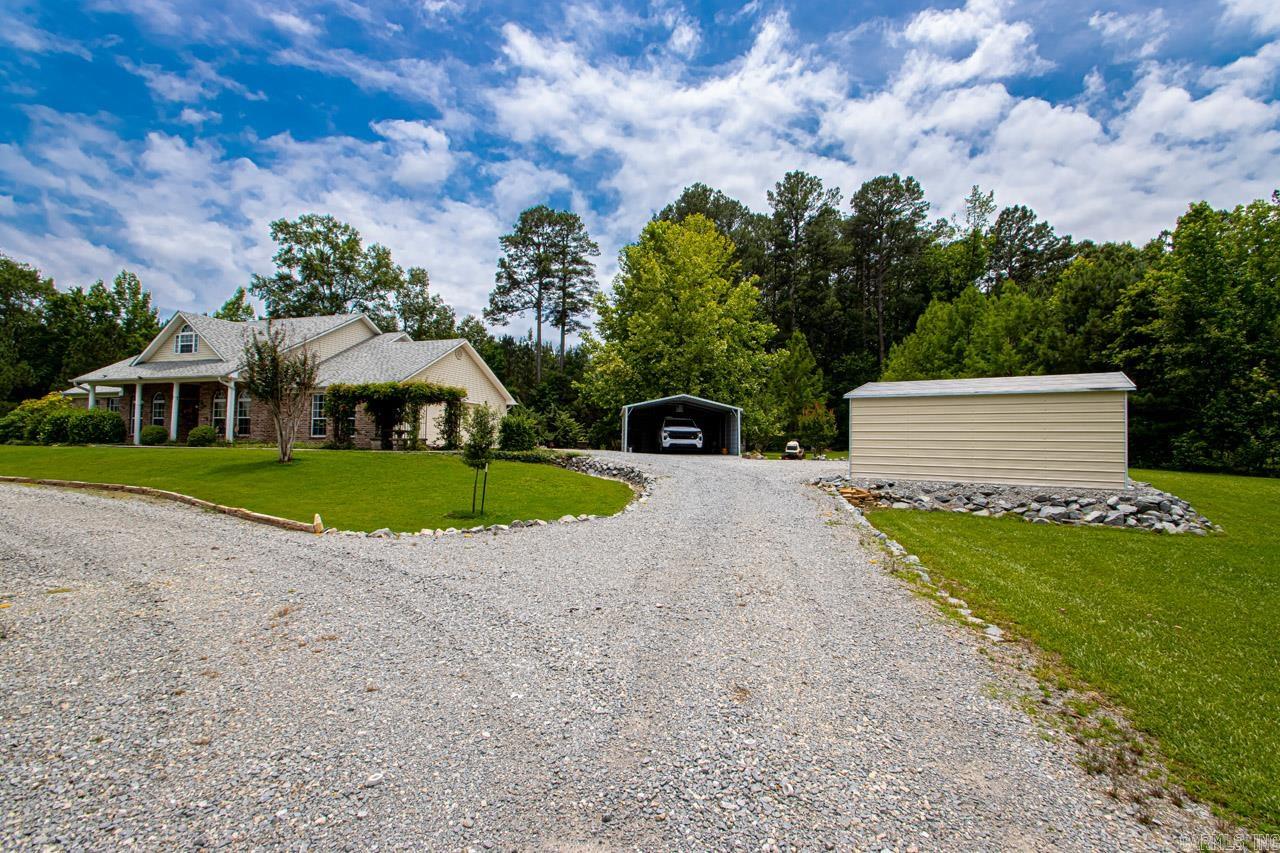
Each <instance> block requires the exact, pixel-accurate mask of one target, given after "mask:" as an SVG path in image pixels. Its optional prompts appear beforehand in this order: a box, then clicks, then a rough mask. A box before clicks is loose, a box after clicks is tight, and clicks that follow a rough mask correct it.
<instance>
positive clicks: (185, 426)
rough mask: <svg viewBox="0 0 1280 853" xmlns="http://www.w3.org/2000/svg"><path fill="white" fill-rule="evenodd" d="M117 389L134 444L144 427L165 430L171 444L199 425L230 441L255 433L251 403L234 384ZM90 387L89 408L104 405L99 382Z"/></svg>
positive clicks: (168, 384)
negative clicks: (120, 393)
mask: <svg viewBox="0 0 1280 853" xmlns="http://www.w3.org/2000/svg"><path fill="white" fill-rule="evenodd" d="M113 387H118V388H121V389H122V390H123V394H122V395H121V396H120V397H119V398H117V399H118V400H119V404H118V405H119V411H120V415H121V417H123V418H124V420H125V431H126V434H127V435H128V436H129V438H130V440H131V441H132V442H133V443H134V444H141V443H142V442H141V438H142V428H143V427H146V426H152V425H154V426H161V427H164V428H165V429H167V430H168V431H169V440H170V441H172V442H179V441H186V439H187V436H188V435H190V433H191V430H193V429H195V428H196V427H198V426H210V427H213V429H214V431H215V432H216V433H217V434H218V437H219V438H221V439H223V440H224V441H227V442H228V443H231V442H234V441H235V440H236V439H237V438H249V437H251V436H252V435H253V429H254V419H253V406H252V401H251V400H250V399H249V395H248V394H247V393H245V392H244V390H243V389H242V388H238V387H237V385H236V383H235V382H231V381H224V380H216V379H215V380H201V381H178V382H155V381H151V382H132V383H120V382H115V383H113ZM86 388H87V390H88V395H89V397H88V406H89V408H90V409H94V408H97V407H98V406H99V405H101V404H102V402H103V401H102V400H100V399H99V396H98V391H97V383H93V384H87V385H86ZM112 408H113V409H114V408H115V405H113V406H112Z"/></svg>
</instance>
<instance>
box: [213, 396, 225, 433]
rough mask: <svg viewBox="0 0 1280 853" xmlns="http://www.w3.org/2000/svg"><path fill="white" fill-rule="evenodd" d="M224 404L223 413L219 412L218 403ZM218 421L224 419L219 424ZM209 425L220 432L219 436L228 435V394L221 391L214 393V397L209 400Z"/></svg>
mask: <svg viewBox="0 0 1280 853" xmlns="http://www.w3.org/2000/svg"><path fill="white" fill-rule="evenodd" d="M219 403H221V404H222V414H221V415H219V414H218V404H219ZM218 421H222V424H221V426H219V424H218ZM209 425H210V426H212V427H213V428H214V429H215V430H217V432H218V437H219V438H221V437H222V436H224V435H226V432H227V394H226V392H225V391H220V392H218V393H217V394H214V395H213V399H212V400H210V401H209Z"/></svg>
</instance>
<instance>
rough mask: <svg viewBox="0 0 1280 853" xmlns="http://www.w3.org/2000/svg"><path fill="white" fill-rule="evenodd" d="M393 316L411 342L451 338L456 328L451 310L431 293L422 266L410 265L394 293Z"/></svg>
mask: <svg viewBox="0 0 1280 853" xmlns="http://www.w3.org/2000/svg"><path fill="white" fill-rule="evenodd" d="M395 310H396V316H397V317H398V319H399V321H400V328H401V329H403V330H404V331H405V332H408V334H409V337H411V338H413V339H414V340H415V341H429V340H438V339H441V338H452V337H454V335H455V333H456V331H457V317H456V315H455V314H454V313H453V309H452V308H451V307H449V305H448V304H446V303H445V301H444V298H443V297H441V296H440V294H438V293H432V292H431V279H430V277H429V276H428V275H427V271H426V270H425V269H423V268H422V267H410V268H409V270H408V273H407V275H406V276H405V279H404V281H403V283H402V284H401V285H400V287H399V289H397V290H396V293H395Z"/></svg>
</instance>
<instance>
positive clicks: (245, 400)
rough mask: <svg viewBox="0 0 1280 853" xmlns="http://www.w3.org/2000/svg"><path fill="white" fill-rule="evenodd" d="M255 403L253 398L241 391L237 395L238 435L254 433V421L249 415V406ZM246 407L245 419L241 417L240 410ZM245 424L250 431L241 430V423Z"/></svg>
mask: <svg viewBox="0 0 1280 853" xmlns="http://www.w3.org/2000/svg"><path fill="white" fill-rule="evenodd" d="M252 402H253V398H252V397H250V396H249V395H248V393H247V392H245V391H241V392H240V393H239V394H237V395H236V432H235V434H236V435H249V434H250V433H251V432H252V431H253V419H252V417H251V416H250V413H249V404H250V403H252ZM241 407H244V417H241V416H240V409H241ZM242 420H243V421H244V422H245V425H246V426H247V427H248V429H244V430H242V429H240V422H241V421H242Z"/></svg>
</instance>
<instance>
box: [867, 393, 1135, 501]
mask: <svg viewBox="0 0 1280 853" xmlns="http://www.w3.org/2000/svg"><path fill="white" fill-rule="evenodd" d="M1135 387H1136V386H1135V385H1134V384H1133V382H1132V381H1130V379H1129V377H1127V376H1125V375H1124V374H1123V373H1073V374H1065V375H1059V376H1009V377H1002V378H996V379H942V380H932V381H921V382H868V383H867V384H865V385H862V386H859V387H858V388H856V389H854V390H853V391H850V392H849V393H848V394H845V395H844V396H845V399H847V400H848V401H849V473H850V475H851V476H854V477H865V478H874V479H895V480H934V481H958V482H974V483H993V484H994V483H1008V484H1014V485H1021V484H1026V485H1037V486H1077V487H1081V488H1097V489H1115V488H1124V487H1125V486H1127V485H1128V482H1129V479H1128V474H1129V472H1128V468H1129V442H1128V434H1129V392H1130V391H1133V390H1134V389H1135Z"/></svg>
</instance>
